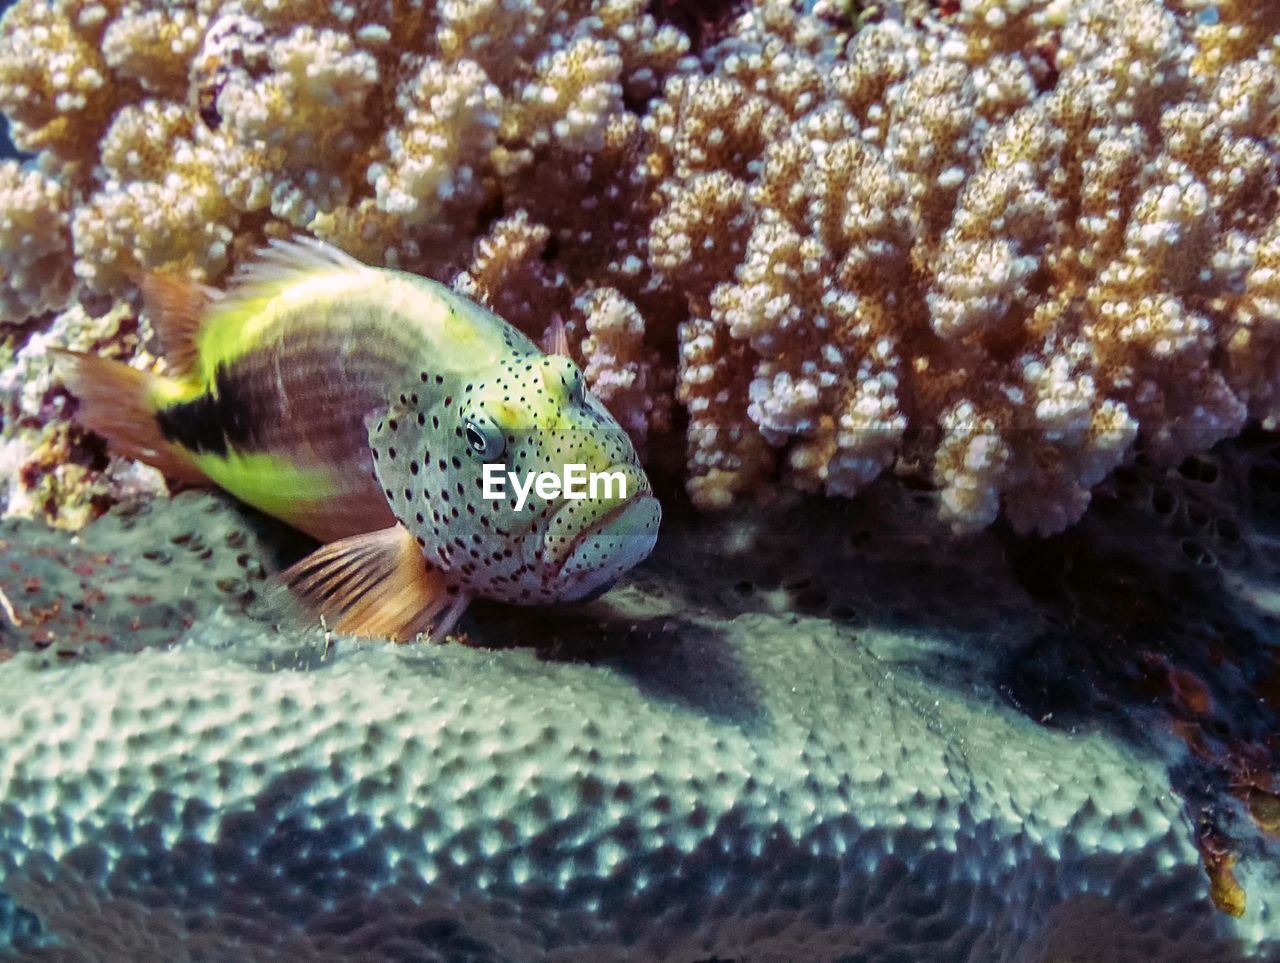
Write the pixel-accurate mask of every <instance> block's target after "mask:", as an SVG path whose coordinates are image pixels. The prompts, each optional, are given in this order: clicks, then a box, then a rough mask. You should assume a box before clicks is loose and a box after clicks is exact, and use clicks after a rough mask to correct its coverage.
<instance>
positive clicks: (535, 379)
mask: <svg viewBox="0 0 1280 963" xmlns="http://www.w3.org/2000/svg"><path fill="white" fill-rule="evenodd" d="M370 444H371V446H372V449H373V455H374V465H375V473H376V474H377V477H378V479H379V481H380V483H381V484H382V486H383V489H384V492H385V493H386V496H387V500H388V502H389V503H390V505H391V508H392V510H393V511H394V512H395V514H396V517H397V518H399V519H400V521H401V522H402V523H403V524H404V525H405V526H406V527H407V528H408V529H409V530H410V531H411V532H412V533H413V534H414V535H415V536H416V538H417V540H418V544H419V546H421V548H422V551H423V554H424V555H425V556H426V558H427V560H428V561H429V562H431V563H432V564H434V565H436V566H437V567H439V568H440V569H442V570H443V571H444V572H445V573H446V577H447V578H448V579H449V580H450V582H451V583H452V584H455V585H457V586H458V587H459V588H460V589H461V590H463V591H466V592H468V593H469V594H473V595H478V596H484V597H487V598H493V599H498V600H501V601H506V602H516V603H522V604H545V603H550V602H566V601H575V600H579V599H583V598H588V597H591V596H594V595H597V594H599V593H600V592H602V591H604V590H606V589H607V588H608V587H609V586H610V585H612V584H613V583H614V582H615V581H616V580H617V579H618V577H619V576H620V575H622V574H623V573H624V572H626V571H627V570H628V569H630V568H631V567H632V566H634V565H635V564H636V563H637V562H639V561H641V560H642V559H644V558H645V557H646V556H647V555H648V554H649V552H650V551H651V550H652V548H653V545H654V542H655V540H656V539H657V535H658V524H659V521H660V520H661V517H662V512H661V509H660V507H659V505H658V501H657V499H656V498H655V497H654V495H653V489H652V486H651V485H650V483H649V479H648V477H647V476H646V475H645V473H644V470H643V469H642V468H641V467H640V462H639V459H638V458H637V456H636V452H635V448H634V447H633V446H632V444H631V440H630V439H629V438H628V437H627V434H626V432H625V431H624V430H623V429H622V427H621V426H620V425H619V424H618V423H617V421H616V420H615V419H614V418H613V416H612V415H610V414H609V412H608V411H607V410H606V409H605V407H604V405H602V404H601V403H600V401H599V400H598V399H597V398H595V397H594V396H593V395H592V394H591V393H590V392H589V391H587V390H586V389H585V387H584V385H583V381H582V373H581V372H580V371H579V370H578V368H577V367H576V366H575V365H574V364H573V362H572V361H569V360H568V359H566V358H563V357H560V356H544V355H525V356H520V357H509V358H507V359H504V360H502V361H499V362H496V363H494V364H492V365H490V366H488V367H486V368H485V369H483V370H481V371H478V372H471V373H469V374H467V375H465V376H458V375H456V374H447V373H445V374H434V373H431V372H424V373H423V375H422V384H421V385H420V386H415V387H414V390H413V391H412V392H410V393H407V394H405V395H403V396H401V399H400V402H399V403H398V404H394V405H392V406H391V409H390V410H389V411H388V413H387V414H386V415H385V416H384V417H383V418H381V419H379V420H377V421H376V422H375V423H373V424H372V425H371V429H370Z"/></svg>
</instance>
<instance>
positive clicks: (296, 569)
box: [279, 525, 470, 642]
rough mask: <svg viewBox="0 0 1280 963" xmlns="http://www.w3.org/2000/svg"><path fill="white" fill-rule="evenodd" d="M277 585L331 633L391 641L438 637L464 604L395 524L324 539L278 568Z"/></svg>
mask: <svg viewBox="0 0 1280 963" xmlns="http://www.w3.org/2000/svg"><path fill="white" fill-rule="evenodd" d="M279 584H280V585H281V586H283V587H284V588H286V589H288V591H289V593H290V595H291V596H292V598H293V599H294V600H296V602H297V603H299V604H300V605H301V606H302V607H303V608H304V609H306V610H308V611H309V612H311V613H313V614H315V615H319V616H321V617H323V618H324V620H325V624H326V625H327V626H328V627H329V628H331V629H333V630H334V631H336V632H340V633H342V634H344V635H357V636H362V637H365V638H387V639H392V640H394V641H396V642H404V641H407V640H409V639H412V638H414V637H415V636H416V635H418V634H420V633H424V632H425V633H427V634H428V635H429V636H430V637H431V638H432V639H433V640H437V641H438V640H440V639H443V638H444V636H445V635H447V634H448V633H449V631H451V630H452V629H453V627H454V625H455V624H456V623H457V621H458V618H459V617H460V616H461V615H462V613H463V611H464V610H465V609H466V607H467V603H468V602H469V601H470V598H469V597H468V596H467V595H466V594H465V593H463V592H461V591H459V590H457V589H451V588H450V587H449V586H448V585H447V584H446V582H445V579H444V576H443V575H442V574H441V573H440V572H439V571H438V570H437V569H435V568H433V567H432V566H431V565H429V564H428V563H427V560H426V559H425V558H423V557H422V551H421V550H420V549H419V547H418V543H417V541H416V540H415V539H414V537H413V536H412V535H411V534H410V533H409V531H408V530H407V529H406V528H405V527H404V526H403V525H392V526H391V527H390V528H384V529H381V530H380V531H376V532H366V533H365V534H362V535H352V536H350V537H348V538H343V539H339V540H338V541H336V542H331V543H330V544H328V545H325V546H323V547H321V548H319V549H317V550H316V551H314V552H312V553H311V554H310V555H308V556H307V557H306V558H304V559H303V560H302V561H300V562H298V563H297V564H296V565H294V566H293V567H292V568H289V569H288V570H286V571H285V572H283V573H281V575H280V576H279Z"/></svg>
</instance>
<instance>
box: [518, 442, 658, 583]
mask: <svg viewBox="0 0 1280 963" xmlns="http://www.w3.org/2000/svg"><path fill="white" fill-rule="evenodd" d="M609 472H611V473H619V474H621V475H622V476H623V477H624V478H625V480H626V488H625V489H624V490H625V491H627V492H629V493H630V494H629V495H628V496H627V497H626V498H622V499H608V500H606V499H596V500H594V501H593V500H587V499H582V500H576V501H572V502H566V503H565V504H564V505H562V506H561V507H560V508H559V510H557V512H556V513H555V515H554V516H552V519H551V525H550V526H549V527H548V529H547V534H546V536H545V538H544V541H543V546H544V548H545V550H546V556H547V558H548V560H549V561H550V562H551V563H552V565H553V566H554V578H555V582H556V584H557V594H558V595H559V596H560V598H561V599H562V600H564V601H566V602H568V601H580V600H582V599H584V598H586V597H587V596H596V595H599V594H601V593H602V592H604V591H605V590H606V589H608V587H609V586H610V585H612V584H613V583H614V582H616V581H617V580H618V578H619V577H620V576H621V575H622V574H623V573H624V572H626V571H628V570H629V569H631V568H633V567H634V566H635V565H636V564H638V563H639V562H641V561H643V560H644V559H645V558H646V557H647V556H648V555H649V553H650V552H651V551H653V546H654V543H655V542H656V541H657V539H658V526H659V523H660V522H661V521H662V507H661V506H660V505H659V504H658V500H657V499H656V498H655V497H654V496H653V491H652V489H651V488H650V486H649V479H648V478H647V477H646V476H645V474H644V472H643V470H642V469H640V468H638V467H636V466H634V465H614V466H612V467H611V468H610V469H609Z"/></svg>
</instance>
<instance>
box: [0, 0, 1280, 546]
mask: <svg viewBox="0 0 1280 963" xmlns="http://www.w3.org/2000/svg"><path fill="white" fill-rule="evenodd" d="M804 6H805V5H803V4H800V3H792V2H787V0H750V2H746V3H744V4H742V5H741V6H740V8H739V12H738V13H737V14H736V15H732V16H728V15H724V14H725V13H726V11H727V10H728V9H729V5H720V4H717V5H715V15H714V16H710V15H709V16H706V17H694V18H690V17H688V16H683V15H677V14H678V13H679V10H678V9H677V8H676V7H675V6H674V5H672V4H660V5H658V6H657V7H651V6H650V5H649V4H648V3H647V2H646V0H554V2H552V0H515V2H510V0H508V2H500V0H480V2H476V3H471V4H465V5H462V4H455V3H445V2H427V3H424V4H409V3H399V2H386V3H379V4H364V5H352V4H347V3H340V2H336V0H334V2H326V0H316V2H309V3H306V4H290V5H278V4H273V3H265V2H257V0H242V2H238V3H231V2H227V3H218V2H213V0H210V2H200V3H191V4H182V5H178V6H176V7H175V6H173V5H169V4H160V3H153V2H147V0H140V2H134V3H129V4H115V3H92V2H89V0H62V2H58V3H54V4H43V3H35V2H21V3H19V4H17V5H16V6H15V7H14V8H13V9H12V10H10V11H9V13H8V14H7V15H6V18H5V20H4V25H3V27H2V28H0V111H3V112H4V113H5V114H6V115H7V116H8V117H10V118H11V119H12V121H13V133H14V137H15V140H16V142H17V143H18V145H19V147H22V148H24V149H27V150H32V151H39V152H40V163H39V169H40V171H41V172H42V173H41V174H40V175H39V177H43V178H45V180H43V181H40V182H39V183H36V182H35V181H33V180H32V178H33V177H34V176H35V175H33V174H31V173H21V174H20V172H19V171H18V170H17V168H16V167H15V168H11V169H6V170H7V173H5V175H4V178H7V180H5V179H4V178H0V188H3V187H4V185H5V183H12V184H13V185H15V186H14V187H12V188H10V189H8V190H3V189H0V224H2V223H4V217H5V216H6V213H7V212H18V213H17V214H14V215H12V216H13V217H18V218H21V217H28V216H29V212H31V211H32V210H34V208H33V206H32V205H33V203H35V202H34V201H33V200H32V198H36V199H37V200H38V201H39V205H41V209H42V210H48V211H50V212H51V215H52V216H51V217H50V219H49V221H48V224H49V227H48V236H47V243H45V244H43V245H42V246H41V248H40V251H39V252H37V255H33V256H38V258H39V259H40V260H39V263H40V264H41V271H40V272H38V273H39V274H40V276H41V277H43V278H46V279H53V281H52V282H46V283H44V284H42V285H36V284H34V283H33V282H32V281H31V280H29V279H30V278H31V277H32V276H33V274H32V272H30V271H28V272H26V273H25V274H24V273H22V272H14V273H10V274H9V275H8V276H6V277H5V279H4V281H3V282H0V312H3V316H4V317H5V318H7V319H9V320H19V319H25V318H29V317H31V316H33V315H37V314H39V313H40V312H42V311H47V310H50V309H54V308H59V307H61V306H63V305H65V304H66V303H67V300H68V298H70V297H71V296H72V295H73V294H74V293H75V292H74V291H73V287H74V286H76V285H78V287H79V293H80V294H81V295H82V296H83V295H85V294H93V295H101V296H107V297H112V298H117V297H122V296H127V295H128V294H129V293H130V289H129V284H128V281H127V278H128V275H129V273H130V272H132V271H135V270H137V269H139V268H143V269H156V268H164V269H177V270H185V271H187V272H188V273H190V274H191V275H192V276H194V277H196V278H198V279H201V280H216V279H217V278H219V277H220V276H221V275H223V274H224V273H225V272H226V271H227V270H228V269H229V268H230V267H232V266H233V265H234V264H235V263H236V262H237V261H238V260H239V259H240V258H241V257H242V256H243V254H244V253H245V252H247V251H248V250H250V249H252V248H253V247H255V246H256V245H257V244H258V243H260V242H261V240H262V239H263V238H264V237H267V236H283V235H285V234H288V233H291V232H294V231H298V230H302V231H308V232H311V233H314V234H316V235H318V236H321V237H323V238H325V239H327V240H330V241H332V242H334V243H336V244H337V245H339V246H341V247H343V248H346V249H347V250H349V251H351V252H352V253H353V254H355V255H356V256H357V257H360V258H362V259H366V260H369V261H371V262H373V263H379V264H386V265H390V266H396V267H401V268H405V269H409V270H413V271H417V272H420V273H424V274H428V275H431V276H435V277H438V278H442V279H445V280H454V281H455V282H456V284H457V285H458V287H459V288H460V289H462V290H464V291H466V292H467V293H469V294H471V295H473V296H475V297H478V298H480V299H483V300H487V301H489V302H491V303H492V304H493V305H494V306H495V307H496V308H497V309H498V310H500V311H502V312H503V313H504V314H506V315H507V316H508V317H509V318H510V320H511V321H512V322H513V323H515V324H517V325H518V326H520V327H522V328H523V329H524V330H526V332H527V333H529V334H531V335H533V336H535V337H538V336H540V335H541V334H542V332H543V331H544V330H545V329H546V326H547V324H548V323H549V322H550V320H551V319H552V318H554V317H559V318H560V320H561V321H562V322H563V323H564V326H565V329H566V331H567V333H568V336H569V341H570V351H571V354H572V355H573V357H574V358H575V360H577V361H579V362H580V363H581V364H582V366H583V368H584V371H585V372H586V375H587V378H588V380H589V382H590V383H591V385H592V386H593V387H594V388H595V389H596V390H597V392H598V393H599V394H600V395H601V397H604V398H606V399H607V400H608V401H609V403H610V406H611V408H612V409H613V411H614V412H615V414H616V415H617V416H618V418H619V419H620V420H621V421H622V422H623V423H624V424H626V425H627V427H628V428H629V429H630V430H631V431H632V433H633V435H634V436H635V437H636V439H637V441H643V440H644V439H645V438H646V437H648V436H654V437H658V436H662V435H664V434H665V433H667V432H670V431H672V430H682V431H684V433H685V435H686V462H687V465H686V483H687V486H688V488H689V491H690V492H691V494H692V495H693V497H694V500H695V501H696V502H697V503H698V504H700V505H702V506H705V507H717V506H724V505H728V504H730V503H732V502H733V501H734V500H736V499H740V498H746V497H754V496H756V495H759V494H762V493H765V492H767V491H770V490H773V489H776V488H778V487H780V486H782V487H786V486H790V487H797V488H801V489H804V490H815V491H820V492H824V493H826V494H830V495H841V496H848V495H854V494H856V493H858V492H860V491H861V490H863V489H864V488H865V487H866V486H867V485H868V484H870V483H871V482H872V481H873V480H874V479H875V478H876V477H878V476H879V475H880V474H881V473H884V472H897V473H899V474H910V475H913V476H917V477H920V478H923V479H925V480H926V481H927V482H928V483H930V484H931V485H932V486H933V487H934V488H936V490H937V492H938V497H937V505H938V511H939V513H940V514H941V516H942V517H943V518H944V519H945V520H946V521H947V522H948V523H949V524H950V525H951V526H952V527H953V528H955V529H957V530H962V531H966V530H972V529H977V528H981V527H983V526H985V525H987V524H989V523H990V522H992V521H993V520H994V519H995V518H996V517H997V516H999V515H1001V514H1003V515H1004V516H1005V517H1007V518H1008V520H1009V521H1010V522H1011V524H1012V525H1013V526H1014V527H1015V528H1016V529H1017V530H1019V531H1035V532H1040V533H1051V532H1055V531H1059V530H1061V529H1063V528H1065V527H1066V526H1068V525H1070V524H1071V523H1072V522H1074V521H1075V520H1077V519H1078V518H1079V517H1080V516H1081V514H1082V513H1083V512H1084V510H1085V508H1086V506H1087V505H1088V503H1089V500H1090V497H1091V491H1092V490H1093V488H1094V487H1095V486H1096V485H1097V484H1098V483H1099V482H1100V481H1101V480H1102V479H1103V478H1105V477H1106V476H1107V475H1108V474H1109V473H1110V472H1112V471H1113V470H1114V469H1115V468H1116V467H1117V466H1118V465H1121V464H1123V463H1124V462H1125V461H1126V459H1128V458H1130V457H1131V456H1132V453H1133V451H1134V450H1135V446H1138V445H1141V446H1142V447H1143V449H1144V450H1145V451H1147V452H1148V453H1149V454H1151V455H1152V456H1154V457H1157V458H1159V459H1162V460H1165V461H1168V462H1170V463H1176V462H1177V461H1178V460H1179V459H1180V457H1181V456H1182V455H1184V454H1186V453H1187V452H1191V451H1199V450H1204V449H1207V448H1208V447H1209V446H1211V445H1212V444H1213V443H1214V442H1215V441H1216V440H1218V439H1220V438H1222V437H1226V436H1230V435H1233V434H1235V433H1237V432H1238V431H1239V430H1240V428H1241V427H1242V425H1243V424H1244V423H1245V421H1246V419H1248V418H1251V417H1252V418H1258V419H1263V420H1267V419H1273V418H1274V417H1275V416H1276V414H1277V411H1278V410H1280V408H1278V405H1277V398H1278V397H1280V396H1278V395H1277V389H1276V384H1277V382H1278V381H1280V377H1278V375H1277V372H1278V371H1280V296H1278V295H1277V293H1276V290H1275V289H1276V286H1277V281H1276V277H1277V271H1280V254H1278V253H1277V249H1278V248H1280V245H1278V242H1277V237H1280V233H1278V231H1280V228H1277V224H1278V223H1280V221H1278V220H1277V205H1276V190H1275V189H1276V186H1277V182H1278V181H1280V177H1278V172H1277V164H1276V156H1277V152H1276V144H1275V138H1276V135H1277V119H1276V118H1277V108H1278V107H1280V81H1278V80H1277V66H1276V59H1277V57H1278V56H1280V52H1278V51H1280V41H1278V40H1277V36H1278V34H1280V20H1277V18H1276V17H1275V16H1274V14H1273V13H1268V12H1260V11H1258V10H1257V9H1255V7H1256V5H1252V4H1248V3H1243V2H1241V3H1225V4H1224V3H1219V4H1214V5H1213V7H1214V9H1215V11H1216V19H1214V18H1213V17H1208V16H1204V15H1203V14H1204V11H1205V10H1206V9H1207V7H1208V5H1206V4H1205V3H1201V2H1198V0H1176V2H1175V0H1170V2H1167V3H1162V2H1158V0H1115V2H1112V0H1055V2H1049V0H1019V2H1017V3H1012V4H1009V3H999V4H997V3H989V2H986V0H981V2H978V0H975V2H973V3H962V4H959V5H950V6H948V5H930V4H911V5H908V8H907V9H908V10H909V13H910V14H911V15H910V16H901V17H898V18H895V16H894V11H899V10H902V9H903V6H902V5H899V4H893V5H883V9H882V11H881V14H880V16H879V19H878V20H875V21H874V22H871V23H869V24H867V25H865V26H863V27H861V28H860V29H855V28H854V24H853V22H852V21H851V20H850V19H849V18H848V17H847V16H842V15H839V14H836V13H831V12H829V11H830V10H838V9H840V7H839V5H833V4H820V5H819V7H818V8H817V9H816V10H815V12H813V13H805V12H803V8H804ZM651 11H656V15H655V12H651ZM156 37H160V38H162V39H163V40H164V41H165V43H163V44H156V43H155V42H154V40H155V38H156ZM51 65H52V66H51ZM20 177H21V179H22V185H23V186H21V189H20V190H19V189H18V187H17V184H18V180H19V178H20ZM37 195H38V196H37ZM60 218H61V220H59V219H60ZM59 225H61V226H59ZM4 256H6V257H12V256H23V257H28V263H35V262H32V261H31V260H30V256H28V255H25V254H20V255H15V254H14V253H13V252H10V251H8V250H6V251H5V253H4ZM24 279H25V280H24ZM73 281H74V282H75V284H74V285H73V283H72V282H73ZM31 360H34V358H32V359H31ZM651 447H652V446H651Z"/></svg>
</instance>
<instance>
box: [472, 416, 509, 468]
mask: <svg viewBox="0 0 1280 963" xmlns="http://www.w3.org/2000/svg"><path fill="white" fill-rule="evenodd" d="M463 434H464V435H465V436H466V439H467V445H468V447H470V449H471V450H472V451H473V452H475V453H476V454H477V455H479V456H480V457H481V458H483V459H484V460H485V461H493V460H495V459H497V458H501V457H502V453H503V452H504V451H505V450H506V447H507V445H506V439H504V438H503V437H502V432H501V431H499V430H498V426H497V425H495V424H493V422H491V421H489V420H488V419H485V418H475V417H473V418H467V419H466V420H465V421H464V422H463Z"/></svg>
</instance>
